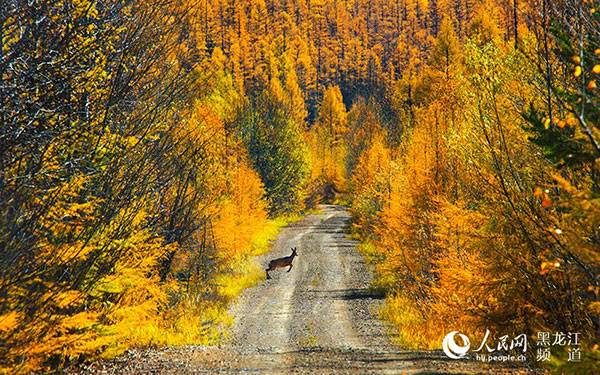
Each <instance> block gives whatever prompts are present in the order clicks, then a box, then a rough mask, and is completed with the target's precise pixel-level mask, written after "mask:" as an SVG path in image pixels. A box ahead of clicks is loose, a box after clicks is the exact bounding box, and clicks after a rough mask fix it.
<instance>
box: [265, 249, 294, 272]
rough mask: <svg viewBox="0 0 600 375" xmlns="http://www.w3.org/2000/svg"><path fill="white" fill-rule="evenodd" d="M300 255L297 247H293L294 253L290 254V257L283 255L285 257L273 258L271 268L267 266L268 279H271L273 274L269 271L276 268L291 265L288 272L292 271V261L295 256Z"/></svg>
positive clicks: (270, 263)
mask: <svg viewBox="0 0 600 375" xmlns="http://www.w3.org/2000/svg"><path fill="white" fill-rule="evenodd" d="M296 255H298V254H297V253H296V248H295V247H293V248H292V255H290V256H289V257H283V258H277V259H273V260H272V261H270V262H269V268H267V270H266V271H267V279H270V278H271V276H269V271H273V270H274V269H277V268H283V267H287V266H289V267H290V268H288V270H287V272H290V271H291V270H292V261H293V260H294V257H295V256H296Z"/></svg>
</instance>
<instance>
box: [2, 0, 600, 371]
mask: <svg viewBox="0 0 600 375" xmlns="http://www.w3.org/2000/svg"><path fill="white" fill-rule="evenodd" d="M597 5H598V4H596V2H595V1H588V2H575V1H571V0H560V1H552V2H549V1H546V0H539V1H537V0H536V1H533V0H532V1H529V0H528V1H511V2H509V1H500V0H485V1H479V0H473V1H472V0H468V1H441V0H440V1H430V2H425V1H414V0H398V1H364V0H348V1H339V0H289V1H288V0H257V1H254V0H253V1H250V0H241V1H235V2H232V1H224V0H207V1H184V0H174V1H165V0H148V1H142V2H139V1H138V2H134V1H116V0H106V1H95V0H64V1H49V0H40V1H30V2H22V1H14V0H8V1H3V2H0V372H11V373H31V372H39V373H51V372H60V371H61V369H63V368H64V367H65V366H69V365H71V364H73V363H77V362H79V361H85V360H88V359H93V358H97V357H112V356H115V355H117V354H119V353H122V352H123V351H125V350H127V349H128V348H130V347H133V346H149V345H170V344H185V343H196V344H197V343H209V342H215V341H218V340H219V339H220V338H221V337H222V335H223V332H224V331H223V329H222V327H223V326H226V325H227V324H228V323H229V321H230V317H227V316H226V314H225V308H226V306H227V304H228V303H229V302H230V301H231V299H232V298H234V297H235V296H236V295H237V294H238V293H239V292H240V291H241V290H242V289H243V288H245V287H247V286H250V285H253V284H254V283H256V282H258V281H260V280H261V278H262V277H263V275H262V271H261V270H259V269H257V268H256V267H255V266H253V265H252V263H251V261H250V260H251V258H252V256H255V255H258V254H262V253H264V252H266V251H267V250H268V248H269V241H270V240H272V239H273V238H274V236H275V235H276V234H277V231H278V229H279V228H281V227H282V226H283V225H285V223H287V222H288V221H289V220H293V219H294V218H297V217H298V216H297V215H299V213H301V212H305V211H306V210H309V209H314V208H315V207H316V205H317V204H318V203H319V202H321V201H328V202H337V203H343V204H346V205H349V206H350V211H351V213H352V215H353V227H352V230H353V235H354V236H356V237H357V238H359V239H360V240H361V241H362V242H363V244H362V248H363V250H364V251H365V252H366V253H367V254H368V257H369V259H370V260H371V262H372V264H373V265H374V267H375V269H376V273H377V281H376V286H377V288H379V289H381V290H384V291H385V292H386V294H387V303H386V307H385V311H384V313H383V315H384V317H385V318H386V319H388V320H389V321H391V322H392V323H393V324H394V326H395V327H396V329H397V332H398V337H399V340H400V342H401V344H403V345H405V346H408V347H414V348H439V347H440V341H441V338H442V337H443V336H444V335H445V334H446V333H448V332H449V331H452V330H460V331H462V332H466V333H467V334H469V335H470V336H471V337H474V338H476V339H481V336H482V335H483V333H484V332H485V330H486V329H490V330H492V331H493V332H494V334H495V335H504V334H506V335H511V336H513V337H514V336H515V335H517V334H520V333H526V334H527V335H529V337H530V338H531V340H534V336H535V334H536V332H540V331H547V332H580V333H581V353H582V361H581V362H580V363H579V364H573V363H572V362H565V358H564V354H565V353H559V352H558V351H557V352H556V353H555V355H554V354H553V355H554V357H553V358H554V359H553V361H551V362H550V363H545V362H544V363H540V365H545V366H550V367H552V368H553V369H555V370H556V371H557V372H560V371H568V370H570V366H579V367H578V370H577V371H584V370H581V369H580V368H584V369H585V371H588V372H589V373H594V372H598V371H599V370H598V368H597V366H598V365H597V363H599V362H600V361H599V356H600V354H599V353H600V351H599V350H598V343H599V342H598V340H599V338H600V328H599V327H600V322H599V316H600V300H599V298H600V292H599V290H600V289H599V288H600V285H599V281H598V272H599V270H600V250H599V249H600V232H599V231H598V228H599V227H600V203H599V202H600V188H599V186H600V181H599V179H600V173H599V162H598V160H599V159H600V146H599V144H600V128H599V126H600V125H599V120H600V118H599V116H600V111H599V108H598V101H599V99H598V88H597V80H598V79H600V78H599V77H600V37H599V35H600V34H599V33H600V18H599V17H600V16H599V14H600V13H599V12H596V9H597ZM532 342H533V341H532ZM531 347H532V350H533V346H531ZM533 354H535V353H533ZM588 369H589V370H588ZM578 373H579V372H578ZM581 373H583V372H581Z"/></svg>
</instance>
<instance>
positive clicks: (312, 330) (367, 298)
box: [86, 205, 524, 374]
mask: <svg viewBox="0 0 600 375" xmlns="http://www.w3.org/2000/svg"><path fill="white" fill-rule="evenodd" d="M349 219H350V216H349V214H348V213H347V211H346V209H345V208H343V207H341V206H333V205H323V206H321V207H320V212H319V213H318V214H312V215H308V216H307V217H306V218H305V219H304V220H302V221H300V222H296V223H293V224H291V225H289V226H288V227H286V228H284V229H283V230H282V232H281V233H280V234H279V236H278V237H277V239H276V241H275V243H274V246H273V251H272V252H271V253H269V254H266V255H265V256H262V257H259V258H258V259H257V260H256V261H257V262H259V264H261V265H262V266H266V264H267V263H268V262H269V260H271V259H274V258H277V257H281V256H287V255H289V254H290V253H291V250H290V248H291V247H297V248H298V256H297V258H296V259H294V267H293V268H292V270H291V272H289V273H287V272H286V271H287V268H284V269H278V270H276V271H272V272H270V273H271V277H272V279H270V280H265V281H263V282H261V283H260V284H259V285H257V286H255V287H252V288H249V289H247V290H245V291H244V292H243V293H242V295H241V296H240V298H239V299H238V300H237V302H236V303H235V304H232V306H231V307H230V313H231V314H232V315H233V316H234V324H233V327H232V329H231V332H230V337H229V339H227V340H226V342H224V343H223V344H221V345H218V346H212V347H200V346H184V347H178V348H174V347H167V348H159V349H147V350H143V351H137V350H132V351H129V352H128V353H127V354H126V355H123V356H121V357H119V358H117V359H116V360H114V361H111V362H109V363H106V362H104V363H96V364H94V366H90V367H88V370H87V371H86V372H87V373H91V372H93V373H106V374H201V373H210V374H483V373H485V374H514V373H517V371H516V369H514V368H513V369H510V368H502V367H497V366H494V367H491V366H489V365H487V364H483V363H480V362H474V361H455V360H451V359H449V358H447V357H445V356H444V355H443V353H441V351H439V352H438V351H414V350H404V349H401V348H399V347H398V346H396V345H394V344H392V343H391V342H390V340H389V337H388V335H386V327H385V326H384V324H383V323H382V322H381V321H380V320H379V319H378V318H377V316H378V310H379V308H380V307H381V304H382V303H383V299H382V297H381V296H379V295H376V294H373V293H372V292H370V290H369V285H370V282H371V278H372V274H371V272H370V271H369V269H368V267H367V266H366V265H365V262H364V260H363V258H362V257H361V255H360V254H359V253H358V252H357V251H356V249H355V245H356V242H355V241H352V240H350V239H349V238H348V234H347V228H348V222H349ZM523 372H524V371H523Z"/></svg>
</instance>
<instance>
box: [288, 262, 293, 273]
mask: <svg viewBox="0 0 600 375" xmlns="http://www.w3.org/2000/svg"><path fill="white" fill-rule="evenodd" d="M291 270H292V264H290V268H288V270H287V271H288V272H290V271H291Z"/></svg>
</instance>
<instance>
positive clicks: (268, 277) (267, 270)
mask: <svg viewBox="0 0 600 375" xmlns="http://www.w3.org/2000/svg"><path fill="white" fill-rule="evenodd" d="M269 270H270V268H267V269H266V270H265V272H266V273H267V280H269V279H270V278H271V276H269Z"/></svg>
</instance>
